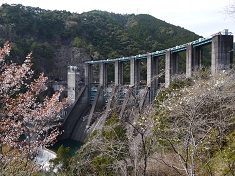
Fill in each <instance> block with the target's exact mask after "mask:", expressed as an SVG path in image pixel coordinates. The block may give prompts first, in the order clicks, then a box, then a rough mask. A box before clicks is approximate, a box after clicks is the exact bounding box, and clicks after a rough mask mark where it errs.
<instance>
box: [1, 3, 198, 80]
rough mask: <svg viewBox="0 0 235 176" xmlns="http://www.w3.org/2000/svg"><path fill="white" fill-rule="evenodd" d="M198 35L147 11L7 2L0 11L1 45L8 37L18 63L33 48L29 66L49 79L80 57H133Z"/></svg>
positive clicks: (75, 63) (58, 74) (193, 38)
mask: <svg viewBox="0 0 235 176" xmlns="http://www.w3.org/2000/svg"><path fill="white" fill-rule="evenodd" d="M198 38H199V36H198V35H196V34H195V33H193V32H190V31H188V30H186V29H183V28H181V27H179V26H174V25H172V24H168V23H166V22H164V21H162V20H160V19H156V18H154V17H152V16H150V15H146V14H140V15H134V14H126V15H121V14H114V13H108V12H103V11H90V12H86V13H82V14H77V13H70V12H67V11H49V10H43V9H40V8H34V7H25V6H22V5H7V4H3V5H2V6H1V9H0V44H3V43H4V42H5V41H6V40H9V41H12V42H13V44H14V46H13V52H12V58H17V59H18V61H22V60H21V58H25V56H26V55H27V53H28V52H29V51H33V56H34V63H35V64H34V69H36V70H38V71H40V72H41V71H43V72H45V73H46V74H47V75H51V76H52V78H57V77H58V78H62V79H63V78H64V76H61V75H60V74H61V73H58V71H57V70H58V69H59V70H61V69H62V70H63V74H66V72H65V71H66V68H67V65H77V64H78V63H80V62H82V61H84V60H90V59H104V58H115V57H122V56H130V55H136V54H139V53H146V52H149V51H156V50H161V49H165V48H169V47H172V46H175V45H179V44H183V43H187V42H189V41H192V40H195V39H198ZM76 48H77V49H76ZM81 48H83V49H82V50H81ZM66 52H67V53H66ZM74 52H75V53H77V54H74ZM81 53H82V54H81ZM84 53H85V54H84ZM74 55H75V56H74ZM62 67H63V68H62Z"/></svg>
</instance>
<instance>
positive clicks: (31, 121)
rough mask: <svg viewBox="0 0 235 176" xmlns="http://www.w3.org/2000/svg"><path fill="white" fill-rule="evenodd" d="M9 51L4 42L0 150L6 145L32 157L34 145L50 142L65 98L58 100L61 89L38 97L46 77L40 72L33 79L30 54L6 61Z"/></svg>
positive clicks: (1, 52) (0, 54)
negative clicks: (19, 60) (19, 62)
mask: <svg viewBox="0 0 235 176" xmlns="http://www.w3.org/2000/svg"><path fill="white" fill-rule="evenodd" d="M10 50H11V46H10V43H8V42H7V43H6V44H5V45H4V47H3V48H0V65H1V66H0V149H1V148H2V146H10V147H12V148H14V149H16V150H17V151H18V153H21V154H24V156H26V158H28V159H29V160H32V159H33V158H34V157H35V154H36V152H37V149H38V147H40V146H45V145H50V144H52V143H53V142H54V141H55V139H56V137H57V136H58V134H59V133H60V132H59V129H58V128H59V125H60V123H59V121H61V112H62V110H63V109H64V108H65V106H66V104H67V100H66V99H64V100H62V101H60V94H61V91H62V90H60V91H58V92H56V93H54V94H53V95H52V96H51V97H44V98H42V97H43V96H42V93H43V92H44V91H46V90H47V86H46V81H47V80H48V78H47V77H45V76H44V74H43V73H42V74H40V76H39V77H38V78H36V79H35V78H34V71H33V70H32V68H31V67H32V61H31V60H32V57H31V55H32V53H30V54H28V56H27V57H26V60H25V61H24V62H23V63H22V64H21V65H20V64H17V63H13V62H11V63H7V62H6V58H7V56H8V55H9V54H10ZM0 157H1V158H2V159H4V156H3V155H1V150H0ZM5 159H6V158H5Z"/></svg>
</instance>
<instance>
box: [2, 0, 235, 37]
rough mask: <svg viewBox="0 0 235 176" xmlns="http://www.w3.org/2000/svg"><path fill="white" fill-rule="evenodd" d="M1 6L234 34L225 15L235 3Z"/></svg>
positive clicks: (99, 1) (43, 0)
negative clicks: (151, 20) (127, 17)
mask: <svg viewBox="0 0 235 176" xmlns="http://www.w3.org/2000/svg"><path fill="white" fill-rule="evenodd" d="M1 3H7V4H22V5H24V6H32V7H40V8H42V9H48V10H66V11H70V12H76V13H82V12H88V11H91V10H102V11H108V12H114V13H120V14H133V13H134V14H149V15H152V16H154V17H156V18H158V19H160V20H163V21H166V22H167V23H170V24H173V25H175V26H180V27H183V28H184V29H188V30H190V31H192V32H194V33H196V34H198V35H201V36H203V37H207V36H210V35H212V34H215V33H217V32H220V31H223V30H224V29H229V31H230V32H232V33H233V34H235V18H231V17H229V16H228V15H227V13H226V7H227V6H228V5H229V4H231V3H234V4H235V0H196V1H191V0H0V5H1ZM234 17H235V14H234Z"/></svg>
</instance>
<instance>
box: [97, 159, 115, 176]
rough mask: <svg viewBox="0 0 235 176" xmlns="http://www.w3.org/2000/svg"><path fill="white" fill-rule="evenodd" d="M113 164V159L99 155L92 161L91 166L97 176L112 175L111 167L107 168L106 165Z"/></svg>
mask: <svg viewBox="0 0 235 176" xmlns="http://www.w3.org/2000/svg"><path fill="white" fill-rule="evenodd" d="M113 162H114V159H113V158H111V157H109V156H107V155H103V154H101V155H100V156H97V157H95V158H94V159H93V161H92V164H93V165H94V168H95V170H96V171H97V173H98V174H99V175H107V176H108V175H109V176H111V175H113V174H114V172H113V169H112V167H107V166H108V165H111V164H112V163H113Z"/></svg>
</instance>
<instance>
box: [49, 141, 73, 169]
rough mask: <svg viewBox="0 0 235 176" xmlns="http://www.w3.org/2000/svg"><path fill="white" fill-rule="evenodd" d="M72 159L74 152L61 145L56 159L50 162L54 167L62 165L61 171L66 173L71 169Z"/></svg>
mask: <svg viewBox="0 0 235 176" xmlns="http://www.w3.org/2000/svg"><path fill="white" fill-rule="evenodd" d="M71 157H72V151H71V149H70V147H64V146H63V145H61V146H60V147H59V149H58V151H57V153H56V158H55V159H52V160H50V162H52V163H53V165H54V166H57V165H59V164H62V166H61V167H60V169H61V170H62V171H63V172H65V171H66V170H68V168H69V165H70V160H71Z"/></svg>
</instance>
